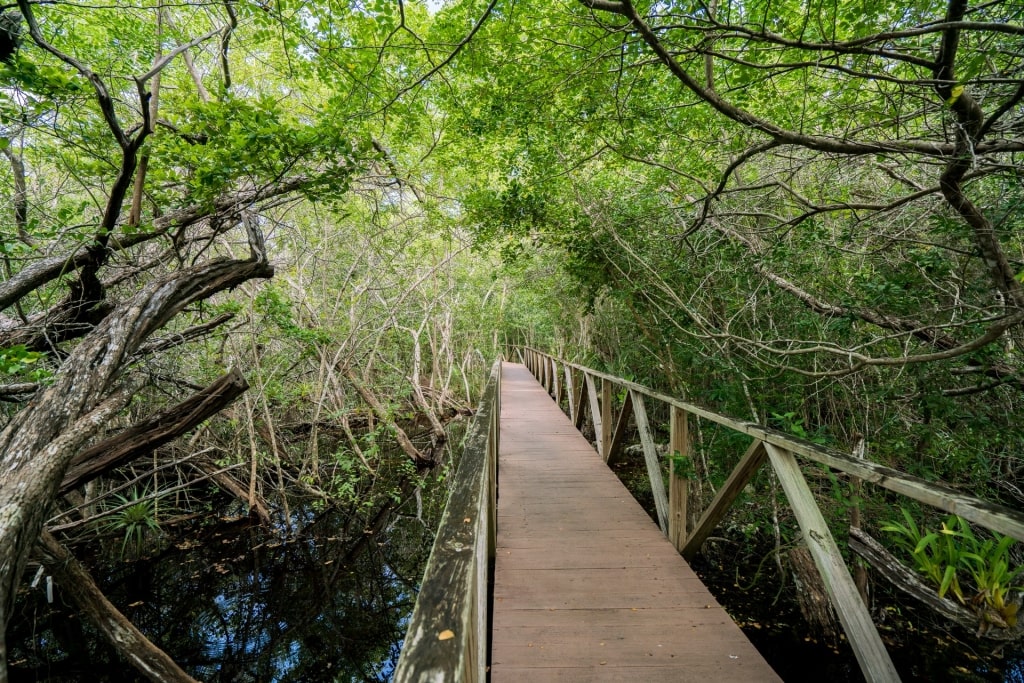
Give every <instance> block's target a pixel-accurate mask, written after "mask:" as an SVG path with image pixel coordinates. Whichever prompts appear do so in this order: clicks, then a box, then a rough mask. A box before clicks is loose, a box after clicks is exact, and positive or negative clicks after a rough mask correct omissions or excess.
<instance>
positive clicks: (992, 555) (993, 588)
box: [882, 508, 1024, 629]
mask: <svg viewBox="0 0 1024 683" xmlns="http://www.w3.org/2000/svg"><path fill="white" fill-rule="evenodd" d="M902 512H903V519H904V520H905V521H906V524H900V523H899V522H895V521H892V522H888V523H886V524H884V525H882V531H886V532H889V533H891V534H893V538H894V540H895V542H896V544H897V545H898V546H900V548H902V549H903V550H905V551H907V552H908V553H909V554H910V555H911V556H912V557H913V559H914V564H915V568H916V569H917V571H919V572H921V573H922V574H924V575H925V576H926V577H927V578H928V580H929V581H931V582H932V583H933V584H934V585H935V586H936V587H937V588H938V592H939V597H940V598H945V597H946V595H952V596H953V598H954V599H956V601H957V602H959V603H960V604H961V605H964V606H965V607H969V608H971V609H973V610H974V612H975V613H976V614H978V616H979V618H980V619H981V625H982V628H983V629H986V628H988V627H989V626H998V627H1000V628H1013V627H1014V626H1016V624H1017V612H1018V610H1019V608H1020V602H1019V595H1017V596H1014V595H1013V594H1014V593H1018V594H1019V593H1020V592H1021V591H1024V585H1020V584H1019V583H1015V582H1016V581H1017V580H1018V578H1019V577H1020V576H1021V573H1022V572H1024V566H1021V565H1018V566H1013V565H1012V560H1011V558H1010V548H1011V547H1012V546H1013V544H1014V543H1015V541H1014V539H1012V538H1010V537H1008V536H1003V535H1001V534H997V533H994V534H993V537H992V538H989V539H985V540H981V539H979V538H978V537H977V536H976V535H975V533H974V530H973V529H971V525H970V524H968V523H967V521H966V520H964V519H963V518H962V517H959V516H957V515H950V516H949V517H947V518H946V520H945V521H944V522H943V523H942V528H941V529H939V530H938V531H927V530H925V531H926V533H925V532H922V530H921V529H920V528H919V527H918V525H917V523H916V522H915V521H914V518H913V516H912V515H911V514H910V512H909V511H907V510H906V509H905V508H904V509H903V510H902ZM965 574H966V577H969V579H970V582H971V583H973V585H966V586H965V585H963V584H961V577H962V576H964V575H965ZM966 577H965V578H966Z"/></svg>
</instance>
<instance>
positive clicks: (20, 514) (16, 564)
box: [0, 245, 274, 682]
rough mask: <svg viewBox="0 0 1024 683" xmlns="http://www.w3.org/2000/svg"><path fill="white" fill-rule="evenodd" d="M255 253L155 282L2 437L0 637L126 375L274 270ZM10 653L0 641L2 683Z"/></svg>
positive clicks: (114, 408) (87, 341) (119, 401)
mask: <svg viewBox="0 0 1024 683" xmlns="http://www.w3.org/2000/svg"><path fill="white" fill-rule="evenodd" d="M262 253H263V252H262V245H254V246H253V257H252V258H250V259H246V260H217V261H212V262H210V263H207V264H204V265H201V266H196V267H193V268H189V269H183V270H180V271H177V272H174V273H171V274H169V275H167V276H165V277H163V278H160V279H156V280H154V281H152V282H150V283H149V284H148V285H146V286H145V287H144V288H142V289H141V290H140V291H139V293H138V294H136V295H135V296H134V297H132V298H131V299H129V300H128V301H126V302H125V303H124V304H123V305H122V306H121V307H120V308H118V309H117V310H116V311H114V312H113V313H111V314H110V315H108V316H107V317H106V318H105V319H104V320H103V321H102V322H101V323H100V324H99V325H98V326H97V327H96V328H95V329H94V330H93V331H92V332H90V333H89V334H88V335H86V336H85V337H84V338H83V339H82V341H81V343H79V345H78V346H77V347H75V349H74V351H72V352H71V354H70V356H68V358H67V360H66V361H65V362H64V364H63V365H62V367H61V370H60V371H59V372H58V373H57V374H56V375H55V376H54V378H53V382H52V383H51V384H50V386H48V387H45V388H43V389H41V390H39V391H38V392H37V393H36V395H35V396H34V397H33V398H32V400H31V401H30V402H29V404H28V405H27V406H25V408H23V409H22V410H21V412H19V413H18V414H17V415H16V416H15V417H14V419H12V420H11V422H10V423H9V424H8V426H7V427H6V428H5V429H4V430H3V432H0V471H2V472H3V473H4V476H3V479H2V480H0V630H6V627H7V620H8V619H9V618H10V615H11V612H12V608H13V605H14V599H15V595H16V593H17V587H18V583H19V582H20V580H21V575H22V573H23V571H24V568H25V563H26V561H27V558H28V554H29V551H30V550H31V549H32V547H33V546H34V545H35V542H36V539H37V538H38V536H39V532H40V531H41V530H42V527H43V522H44V520H45V519H46V517H47V515H48V513H49V510H50V507H51V505H52V503H53V501H54V499H55V498H56V496H57V491H58V490H59V488H60V484H61V482H62V481H63V479H64V475H65V474H66V473H67V470H68V468H69V467H70V465H71V461H72V459H73V458H74V456H75V454H76V453H77V452H78V450H79V449H80V448H81V446H82V445H83V444H84V443H85V442H86V441H87V440H88V439H90V438H91V437H92V436H93V435H94V434H95V433H96V432H98V431H99V430H100V429H101V428H102V427H103V426H104V425H105V424H106V423H107V422H108V421H109V420H110V419H111V418H112V417H113V416H114V415H116V414H117V413H118V412H119V411H120V410H121V409H122V408H124V406H126V405H127V404H128V402H129V401H130V400H131V398H132V396H133V395H134V393H135V389H136V386H135V384H134V383H133V382H132V381H129V380H125V378H124V377H123V374H124V370H125V367H126V366H127V365H128V364H129V362H130V361H131V358H132V354H134V353H135V352H136V351H137V350H138V349H139V347H140V346H142V344H143V343H144V342H145V341H146V339H147V338H148V337H149V336H150V335H151V334H153V333H154V332H155V331H156V330H158V329H160V328H161V327H162V326H163V325H165V324H166V323H167V322H168V321H170V320H171V318H173V317H174V316H175V315H177V314H178V313H179V312H180V311H181V310H182V309H183V308H185V307H186V306H188V305H189V304H191V303H193V302H195V301H200V300H203V299H206V298H208V297H210V296H211V295H213V294H215V293H216V292H219V291H221V290H224V289H228V288H230V287H234V286H236V285H238V284H241V283H242V282H245V281H246V280H249V279H252V278H263V277H270V276H272V275H273V273H274V270H273V268H272V267H271V266H270V265H269V264H268V263H267V261H266V259H265V258H264V257H262ZM6 669H7V647H6V642H5V640H4V639H2V638H0V682H2V681H3V680H5V679H6Z"/></svg>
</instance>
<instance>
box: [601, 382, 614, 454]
mask: <svg viewBox="0 0 1024 683" xmlns="http://www.w3.org/2000/svg"><path fill="white" fill-rule="evenodd" d="M601 425H602V427H603V428H602V429H601V437H600V439H601V457H602V458H604V460H605V462H608V456H609V455H611V452H612V383H611V382H610V381H608V380H606V379H604V378H601Z"/></svg>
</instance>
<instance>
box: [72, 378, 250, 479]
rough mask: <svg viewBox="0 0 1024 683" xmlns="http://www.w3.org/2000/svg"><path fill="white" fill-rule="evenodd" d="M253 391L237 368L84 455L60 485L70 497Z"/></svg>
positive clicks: (93, 447)
mask: <svg viewBox="0 0 1024 683" xmlns="http://www.w3.org/2000/svg"><path fill="white" fill-rule="evenodd" d="M248 388H249V384H248V382H246V381H245V377H243V376H242V373H241V371H239V370H238V369H237V368H235V369H233V370H231V371H230V372H228V373H226V374H224V375H221V376H220V377H219V378H218V379H217V380H216V381H215V382H214V383H213V384H211V385H210V386H208V387H206V388H205V389H203V390H202V391H199V392H197V393H195V394H193V395H192V396H190V397H188V398H187V399H185V400H184V401H182V402H181V403H178V404H177V405H175V406H172V407H170V408H167V409H165V410H160V411H157V412H156V413H154V414H153V415H150V416H149V417H147V418H146V419H144V420H142V421H141V422H137V423H135V424H134V425H132V426H131V427H129V428H128V429H126V430H124V431H123V432H120V433H119V434H115V435H114V436H112V437H109V438H107V439H103V440H102V441H100V442H99V443H97V444H95V445H93V446H92V447H90V448H88V449H86V450H84V451H82V452H81V453H79V454H78V455H77V456H75V458H74V460H72V462H71V468H70V469H69V470H68V472H67V474H65V475H64V479H63V481H62V482H61V485H60V492H61V493H67V492H68V491H70V490H72V489H75V488H77V487H79V486H81V485H82V484H84V483H86V482H88V481H90V480H92V479H95V478H96V477H99V476H101V475H103V474H106V473H107V472H110V471H111V470H113V469H114V468H116V467H120V466H121V465H124V464H126V463H128V462H131V461H132V460H134V459H135V458H137V457H139V456H141V455H144V454H146V453H151V452H152V451H153V450H154V449H155V448H158V447H160V446H162V445H164V444H166V443H169V442H171V441H173V440H174V439H176V438H178V437H179V436H181V435H182V434H184V433H185V432H187V431H189V430H190V429H192V428H194V427H195V426H196V425H198V424H200V423H202V422H203V421H204V420H206V419H208V418H210V417H212V416H213V415H216V414H217V413H218V412H220V411H221V410H223V409H224V408H225V407H227V406H228V405H230V404H231V403H232V402H233V401H234V400H235V399H236V398H238V397H239V396H241V395H242V394H243V393H244V392H245V391H246V390H247V389H248Z"/></svg>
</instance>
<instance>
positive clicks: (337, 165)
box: [151, 96, 368, 203]
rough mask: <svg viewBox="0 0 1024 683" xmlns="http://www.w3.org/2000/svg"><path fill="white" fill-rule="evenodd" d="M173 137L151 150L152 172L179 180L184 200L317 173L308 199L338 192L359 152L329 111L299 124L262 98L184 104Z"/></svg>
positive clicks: (276, 104) (162, 139) (278, 103)
mask: <svg viewBox="0 0 1024 683" xmlns="http://www.w3.org/2000/svg"><path fill="white" fill-rule="evenodd" d="M178 119H179V121H178V129H179V130H178V133H177V135H173V136H172V135H159V136H157V137H156V138H155V140H154V141H153V143H152V145H151V149H152V153H153V155H154V157H155V158H156V159H158V160H159V163H158V164H156V166H155V168H156V169H157V172H158V173H159V174H160V177H161V178H162V179H163V180H164V181H165V182H168V183H172V182H176V181H178V180H179V178H180V177H181V176H182V175H184V176H185V177H186V185H187V191H188V195H189V199H190V200H191V201H193V202H197V203H206V202H210V201H212V200H213V199H214V198H215V197H217V196H219V195H221V194H222V193H223V192H224V191H225V190H227V189H229V188H230V187H231V186H232V185H233V184H234V183H235V182H237V181H239V180H242V179H253V180H255V179H259V178H270V179H278V178H282V177H285V176H287V175H288V174H291V173H297V172H302V171H306V170H308V169H316V177H315V182H314V183H312V184H310V185H308V186H307V187H306V188H305V189H304V192H306V194H307V196H310V197H320V196H325V195H333V194H337V193H343V192H344V191H345V190H346V188H347V187H348V182H349V179H350V177H351V175H352V173H353V172H354V171H355V170H356V168H357V161H358V159H359V158H360V157H363V156H366V155H367V153H368V152H367V150H366V146H365V145H363V143H356V142H354V141H353V139H351V137H350V136H349V135H348V134H347V132H346V131H345V130H344V129H343V128H342V127H341V126H340V122H339V121H338V120H337V119H336V118H335V117H333V116H332V115H331V112H330V111H329V110H327V111H325V112H324V113H323V115H322V117H321V118H320V119H319V120H317V121H313V122H309V121H300V120H299V119H298V117H296V115H295V114H294V112H292V111H290V110H289V109H288V108H286V107H284V106H283V103H282V101H280V100H277V99H274V98H271V97H269V96H261V97H257V98H252V99H243V98H240V97H238V98H236V97H228V98H225V99H224V100H222V101H212V102H191V103H190V105H189V106H188V108H187V109H185V110H184V111H183V112H181V113H180V114H179V115H178Z"/></svg>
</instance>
